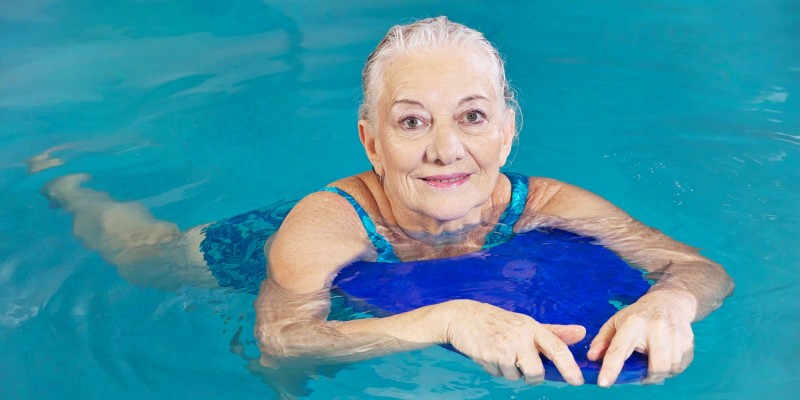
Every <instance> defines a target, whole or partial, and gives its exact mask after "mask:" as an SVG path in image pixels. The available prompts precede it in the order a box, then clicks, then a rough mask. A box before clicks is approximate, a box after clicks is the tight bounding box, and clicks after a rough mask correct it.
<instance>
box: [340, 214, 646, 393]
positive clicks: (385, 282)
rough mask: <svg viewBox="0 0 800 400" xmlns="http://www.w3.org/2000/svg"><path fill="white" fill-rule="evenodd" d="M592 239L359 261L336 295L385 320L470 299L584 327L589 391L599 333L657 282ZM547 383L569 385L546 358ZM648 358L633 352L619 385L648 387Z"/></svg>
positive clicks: (558, 237)
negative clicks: (403, 259) (589, 355)
mask: <svg viewBox="0 0 800 400" xmlns="http://www.w3.org/2000/svg"><path fill="white" fill-rule="evenodd" d="M593 241H594V240H593V239H592V238H589V237H583V236H578V235H575V234H572V233H570V232H566V231H562V230H557V229H548V230H536V231H531V232H528V233H524V234H518V235H516V236H515V237H514V238H513V239H512V240H511V241H509V242H507V243H503V244H501V245H498V246H495V247H493V248H491V249H488V250H482V251H479V252H475V253H470V254H466V255H463V256H458V257H452V258H444V259H435V260H423V261H413V262H402V263H378V262H364V261H359V262H355V263H353V264H350V265H348V266H346V267H344V268H343V269H342V271H341V272H340V273H339V275H338V276H337V277H336V279H335V280H334V283H333V284H334V287H335V288H337V290H338V291H339V292H340V293H342V295H343V297H344V298H345V299H346V300H347V302H348V303H349V304H350V306H352V307H353V308H354V309H355V310H356V311H360V312H367V313H370V314H372V315H376V316H386V315H391V314H396V313H402V312H406V311H410V310H413V309H416V308H419V307H422V306H426V305H431V304H436V303H441V302H444V301H448V300H453V299H471V300H476V301H481V302H485V303H489V304H492V305H495V306H498V307H501V308H504V309H506V310H510V311H514V312H518V313H522V314H526V315H530V316H531V317H533V318H534V319H535V320H537V321H539V322H541V323H547V324H579V325H583V326H584V327H586V337H585V338H584V340H582V341H581V342H579V343H576V344H574V345H572V346H570V350H571V351H572V354H573V356H574V357H575V361H576V362H577V363H578V366H579V367H580V368H581V371H582V373H583V377H584V380H585V382H586V383H590V384H596V383H597V375H598V374H599V372H600V366H601V363H600V362H594V361H589V360H588V359H587V358H586V352H587V351H588V350H589V344H590V343H591V341H592V338H594V336H595V335H596V334H597V332H598V331H599V330H600V327H601V326H602V325H603V324H604V323H605V322H606V321H607V320H608V319H609V318H610V317H611V316H612V315H614V313H616V312H617V311H618V310H619V309H621V308H622V307H624V306H626V305H628V304H631V303H633V302H635V301H636V300H637V299H638V298H639V297H641V296H642V295H643V294H644V293H645V292H646V291H647V290H648V289H649V288H650V284H651V283H650V281H648V280H647V279H645V278H644V276H643V275H642V272H641V271H640V270H637V269H635V268H632V267H631V266H629V265H628V264H626V263H625V262H624V261H623V260H622V259H620V258H619V257H618V256H617V255H616V254H615V253H614V252H612V251H610V250H608V249H606V248H605V247H603V246H600V245H597V244H594V243H593ZM543 361H544V365H545V379H546V380H550V381H563V378H562V377H561V375H560V374H559V372H558V370H557V369H556V367H555V365H554V364H553V363H552V362H550V361H549V360H547V359H545V358H543ZM646 375H647V356H645V355H643V354H640V353H636V352H634V353H633V355H632V356H631V357H630V358H629V359H628V360H627V361H626V362H625V365H624V367H623V369H622V372H621V373H620V375H619V377H618V379H617V383H629V382H637V381H640V380H642V379H643V378H644V377H645V376H646Z"/></svg>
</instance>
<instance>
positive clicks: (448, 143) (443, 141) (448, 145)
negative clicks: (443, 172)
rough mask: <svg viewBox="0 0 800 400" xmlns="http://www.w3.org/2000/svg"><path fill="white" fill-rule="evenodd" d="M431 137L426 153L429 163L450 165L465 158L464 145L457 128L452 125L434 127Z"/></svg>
mask: <svg viewBox="0 0 800 400" xmlns="http://www.w3.org/2000/svg"><path fill="white" fill-rule="evenodd" d="M431 135H432V137H431V142H430V143H429V144H428V148H427V149H426V152H425V157H426V158H427V161H429V162H433V163H439V164H442V165H449V164H452V163H454V162H456V161H458V160H460V159H462V158H464V153H465V150H464V144H463V143H461V138H460V133H459V131H458V128H457V127H455V126H453V125H452V124H441V125H439V126H434V127H433V129H432V132H431Z"/></svg>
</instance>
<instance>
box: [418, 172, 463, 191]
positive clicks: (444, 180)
mask: <svg viewBox="0 0 800 400" xmlns="http://www.w3.org/2000/svg"><path fill="white" fill-rule="evenodd" d="M469 176H470V174H464V173H460V174H448V175H432V176H426V177H424V178H421V179H422V181H423V182H425V183H427V184H428V185H430V186H433V187H436V188H452V187H456V186H461V185H463V184H464V183H466V182H467V180H469Z"/></svg>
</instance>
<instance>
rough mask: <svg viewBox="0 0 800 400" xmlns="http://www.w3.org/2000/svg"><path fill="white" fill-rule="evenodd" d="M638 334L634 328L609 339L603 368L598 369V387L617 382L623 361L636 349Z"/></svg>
mask: <svg viewBox="0 0 800 400" xmlns="http://www.w3.org/2000/svg"><path fill="white" fill-rule="evenodd" d="M638 332H639V330H638V329H636V328H629V329H622V330H619V331H618V332H617V334H616V335H615V336H614V338H613V339H611V343H609V344H608V348H607V349H606V351H605V354H604V355H603V366H602V367H600V374H599V375H598V378H597V384H598V385H599V386H603V387H609V386H611V385H613V384H614V382H615V381H616V380H617V376H619V373H620V371H622V366H623V365H624V364H625V360H627V359H628V357H630V356H631V353H633V349H634V348H635V347H636V344H637V335H638V334H639V333H638Z"/></svg>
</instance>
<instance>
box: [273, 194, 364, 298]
mask: <svg viewBox="0 0 800 400" xmlns="http://www.w3.org/2000/svg"><path fill="white" fill-rule="evenodd" d="M369 251H370V245H369V239H368V238H367V235H366V232H365V231H364V227H363V225H362V224H361V221H360V219H359V217H358V214H357V213H356V211H355V210H354V209H353V206H352V205H350V203H349V202H348V201H347V200H346V199H345V198H343V197H342V196H340V195H337V194H335V193H330V192H315V193H312V194H309V195H308V196H306V197H305V198H303V199H302V200H300V202H298V203H297V205H295V207H294V208H293V209H292V211H291V212H289V214H288V215H287V216H286V219H284V221H283V224H282V225H281V227H280V229H279V230H278V232H277V233H276V234H275V236H274V239H273V240H272V241H271V243H270V249H269V254H268V264H269V266H268V268H269V276H270V277H271V278H272V279H273V280H275V281H276V282H277V283H278V284H279V285H280V286H282V287H284V288H286V289H289V290H293V291H296V292H312V291H317V290H321V289H323V288H325V287H327V286H328V285H329V284H330V282H331V280H332V279H333V277H334V276H335V275H336V273H337V272H338V271H339V269H341V268H342V267H343V266H344V265H346V264H348V263H350V262H353V261H355V260H359V259H361V258H364V257H365V256H366V255H367V254H369Z"/></svg>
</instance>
